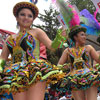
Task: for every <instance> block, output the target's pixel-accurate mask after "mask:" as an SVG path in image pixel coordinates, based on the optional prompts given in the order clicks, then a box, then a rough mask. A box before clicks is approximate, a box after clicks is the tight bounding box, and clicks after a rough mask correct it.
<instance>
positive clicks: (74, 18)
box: [68, 4, 80, 27]
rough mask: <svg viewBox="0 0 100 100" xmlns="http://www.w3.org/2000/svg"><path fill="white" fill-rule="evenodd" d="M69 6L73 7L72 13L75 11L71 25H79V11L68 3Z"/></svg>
mask: <svg viewBox="0 0 100 100" xmlns="http://www.w3.org/2000/svg"><path fill="white" fill-rule="evenodd" d="M68 7H70V8H71V9H72V13H73V18H72V19H71V21H70V27H72V26H75V25H79V24H80V17H79V15H78V13H77V12H76V10H75V9H74V8H73V6H72V5H70V4H69V5H68Z"/></svg>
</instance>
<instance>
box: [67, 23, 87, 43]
mask: <svg viewBox="0 0 100 100" xmlns="http://www.w3.org/2000/svg"><path fill="white" fill-rule="evenodd" d="M81 31H83V32H86V28H85V27H82V26H79V25H77V26H74V27H72V28H71V30H70V32H69V34H68V35H69V38H71V39H72V41H74V42H75V40H74V36H77V34H78V33H79V32H81Z"/></svg>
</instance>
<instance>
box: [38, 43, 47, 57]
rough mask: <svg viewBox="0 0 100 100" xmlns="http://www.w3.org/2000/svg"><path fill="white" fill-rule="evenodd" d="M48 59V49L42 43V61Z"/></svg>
mask: <svg viewBox="0 0 100 100" xmlns="http://www.w3.org/2000/svg"><path fill="white" fill-rule="evenodd" d="M43 58H44V59H47V54H46V47H45V45H44V44H43V43H40V59H43Z"/></svg>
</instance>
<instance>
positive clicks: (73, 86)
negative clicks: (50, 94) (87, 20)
mask: <svg viewBox="0 0 100 100" xmlns="http://www.w3.org/2000/svg"><path fill="white" fill-rule="evenodd" d="M75 27H76V26H75ZM80 31H83V32H86V29H85V28H84V27H80V26H77V27H76V28H73V29H72V31H71V32H70V33H69V37H71V36H72V35H73V34H75V33H78V32H80ZM66 65H67V66H68V69H70V71H69V72H66V76H65V77H64V78H63V79H61V80H60V82H58V83H57V84H56V86H52V88H55V89H56V90H57V91H58V92H59V91H60V92H61V93H64V92H65V93H66V91H67V92H68V93H69V94H70V93H71V91H72V90H73V91H77V90H86V89H88V88H90V87H92V86H97V87H98V86H100V73H99V71H100V67H97V68H94V67H93V66H92V65H91V63H90V55H89V53H88V52H87V51H86V48H85V47H84V46H83V47H77V48H75V47H72V48H71V49H68V60H67V63H66ZM63 70H64V69H63ZM65 70H66V69H65Z"/></svg>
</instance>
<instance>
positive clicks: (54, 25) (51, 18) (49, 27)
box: [33, 6, 64, 64]
mask: <svg viewBox="0 0 100 100" xmlns="http://www.w3.org/2000/svg"><path fill="white" fill-rule="evenodd" d="M58 14H59V12H58V11H57V10H55V9H54V8H53V7H52V6H50V8H49V10H44V14H39V16H38V18H39V19H40V20H41V21H42V22H43V24H42V25H40V24H37V25H33V26H35V27H37V28H41V29H42V30H44V31H45V32H46V34H47V35H48V37H49V38H50V39H51V40H54V38H55V36H56V34H57V30H58V29H59V27H60V23H59V21H58V19H57V16H58ZM63 49H64V48H59V49H57V50H55V52H52V51H50V50H49V49H47V59H48V60H49V61H50V62H51V63H53V64H57V62H58V60H59V58H60V56H61V54H62V51H63Z"/></svg>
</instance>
